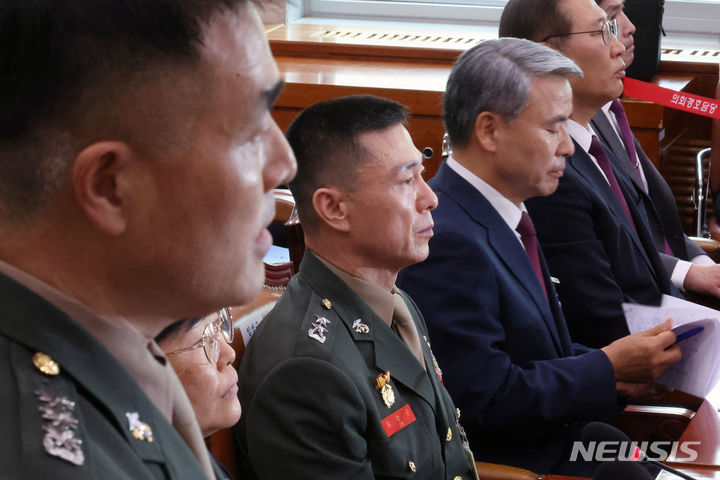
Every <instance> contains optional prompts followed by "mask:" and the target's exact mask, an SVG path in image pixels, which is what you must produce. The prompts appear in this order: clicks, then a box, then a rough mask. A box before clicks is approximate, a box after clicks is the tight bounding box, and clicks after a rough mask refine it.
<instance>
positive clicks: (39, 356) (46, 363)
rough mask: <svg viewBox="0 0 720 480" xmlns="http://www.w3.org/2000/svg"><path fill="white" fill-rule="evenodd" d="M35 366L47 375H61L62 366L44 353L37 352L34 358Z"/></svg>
mask: <svg viewBox="0 0 720 480" xmlns="http://www.w3.org/2000/svg"><path fill="white" fill-rule="evenodd" d="M32 362H33V365H35V368H37V369H38V370H40V371H41V372H42V373H44V374H45V375H57V374H58V373H60V365H58V364H57V362H56V361H55V360H53V359H52V358H50V355H47V354H45V353H42V352H37V353H36V354H35V355H33V357H32Z"/></svg>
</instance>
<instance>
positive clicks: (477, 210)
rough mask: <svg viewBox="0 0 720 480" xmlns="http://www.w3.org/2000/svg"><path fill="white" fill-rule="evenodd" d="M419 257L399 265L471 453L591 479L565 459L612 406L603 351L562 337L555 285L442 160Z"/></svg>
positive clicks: (611, 381)
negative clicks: (429, 229) (430, 229)
mask: <svg viewBox="0 0 720 480" xmlns="http://www.w3.org/2000/svg"><path fill="white" fill-rule="evenodd" d="M430 185H431V186H432V188H433V190H434V191H435V193H436V194H437V196H438V207H437V209H436V210H435V211H434V212H433V219H434V220H435V228H434V232H435V235H434V236H433V238H432V239H431V240H430V255H429V257H428V259H427V260H425V261H424V262H422V263H419V264H417V265H413V266H410V267H408V268H406V269H404V270H403V271H402V272H400V276H399V278H398V284H399V285H400V286H401V287H402V288H403V289H405V290H406V291H407V292H408V293H409V294H410V295H412V296H413V298H415V299H416V300H417V303H418V306H419V307H420V310H421V311H422V313H423V315H424V317H425V318H426V319H427V324H428V329H429V331H430V336H431V338H432V341H433V350H434V351H435V352H436V354H437V357H438V362H439V363H440V366H441V368H442V370H443V378H444V379H445V385H446V386H447V388H448V391H449V392H450V393H451V395H452V396H453V398H454V399H455V402H456V404H457V405H458V406H459V407H460V408H461V409H462V412H463V416H462V420H463V425H464V426H465V429H466V431H467V433H468V438H469V440H470V446H471V447H472V449H473V452H474V453H475V458H476V459H478V460H483V461H488V462H493V463H502V464H509V465H514V466H517V467H523V468H527V469H530V470H532V471H535V472H538V473H565V474H575V475H590V474H591V473H592V471H593V470H594V466H593V465H586V464H584V463H583V462H569V461H568V460H569V458H570V448H571V444H572V441H573V440H575V439H578V438H579V436H580V431H581V429H582V426H583V424H584V423H586V422H588V421H612V420H614V418H615V416H616V415H617V413H619V409H618V402H617V400H618V399H617V393H616V390H615V376H614V374H613V369H612V365H611V364H610V362H609V360H608V358H607V356H606V355H605V354H604V353H603V352H601V351H599V350H592V349H588V348H586V347H584V346H582V345H579V344H573V343H572V342H571V341H570V335H569V333H568V330H567V326H566V325H565V319H564V317H563V314H562V311H561V309H560V305H559V304H558V302H557V298H556V297H555V290H554V288H553V285H552V282H551V281H550V278H549V276H548V275H547V268H546V266H545V262H544V259H543V256H542V252H540V260H541V263H542V266H543V271H544V273H545V275H544V277H545V287H546V290H547V292H548V296H549V301H548V299H546V298H545V295H544V294H543V291H542V289H541V287H540V283H539V282H538V279H537V276H536V274H535V271H534V270H533V268H532V266H531V264H530V261H529V260H528V256H527V254H526V253H525V250H524V249H523V247H522V245H521V244H520V242H519V241H518V239H517V237H516V236H515V232H513V231H512V230H511V229H510V227H508V225H507V223H506V222H505V221H504V220H503V219H502V217H501V216H500V215H499V214H498V213H497V211H496V210H495V208H494V207H493V206H492V205H491V204H490V202H488V200H487V199H486V198H485V197H484V196H483V195H482V194H481V193H480V192H479V191H478V190H477V189H476V188H475V187H473V186H472V185H471V184H470V183H468V182H467V181H466V180H464V179H463V178H462V177H460V175H458V174H457V173H456V172H454V171H453V170H451V169H450V168H449V167H448V166H447V165H446V164H443V165H441V166H440V169H439V170H438V173H437V174H436V175H435V177H434V178H433V179H432V180H431V181H430Z"/></svg>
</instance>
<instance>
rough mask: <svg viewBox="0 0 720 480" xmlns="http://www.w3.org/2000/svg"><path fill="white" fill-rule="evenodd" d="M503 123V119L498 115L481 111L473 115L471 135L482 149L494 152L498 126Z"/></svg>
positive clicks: (498, 130) (498, 131)
mask: <svg viewBox="0 0 720 480" xmlns="http://www.w3.org/2000/svg"><path fill="white" fill-rule="evenodd" d="M504 124H505V122H504V120H503V119H502V118H501V117H500V116H499V115H497V114H495V113H491V112H481V113H480V114H479V115H478V116H477V117H475V125H474V128H473V135H474V136H475V139H476V140H477V142H478V143H479V144H480V146H482V148H483V149H484V150H486V151H488V152H493V153H494V152H495V151H496V150H497V141H498V134H499V133H500V128H501V127H502V126H503V125H504Z"/></svg>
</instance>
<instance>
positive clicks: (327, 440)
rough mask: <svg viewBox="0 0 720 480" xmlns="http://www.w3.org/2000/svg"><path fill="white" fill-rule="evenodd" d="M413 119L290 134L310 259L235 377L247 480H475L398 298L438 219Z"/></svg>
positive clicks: (327, 115)
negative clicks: (411, 130)
mask: <svg viewBox="0 0 720 480" xmlns="http://www.w3.org/2000/svg"><path fill="white" fill-rule="evenodd" d="M406 115H407V114H406V111H405V108H404V107H403V106H401V105H399V104H397V103H395V102H392V101H389V100H385V99H380V98H377V97H369V96H356V97H345V98H340V99H334V100H329V101H326V102H322V103H319V104H316V105H314V106H312V107H310V108H308V109H306V110H305V111H303V112H302V113H301V114H300V115H299V116H298V118H296V119H295V120H294V122H293V123H292V125H291V126H290V128H289V130H288V132H287V137H288V140H289V142H290V145H291V146H292V147H293V150H294V152H295V155H296V157H297V159H298V175H297V176H296V178H295V180H294V181H293V182H292V183H291V184H290V188H291V190H292V192H293V195H294V196H295V201H296V205H297V208H298V213H299V215H300V220H301V223H302V225H303V228H304V230H305V242H306V245H307V250H306V252H305V255H304V259H303V262H302V265H301V267H300V272H299V273H298V275H296V276H295V277H294V278H293V279H292V280H291V282H290V284H289V285H288V288H287V291H286V292H285V294H284V295H283V297H282V298H281V299H280V300H279V302H278V304H277V305H276V307H275V309H274V310H273V311H272V312H271V313H270V314H269V316H268V317H267V318H265V320H263V322H262V323H261V324H260V326H259V327H258V329H257V331H256V332H255V334H254V336H253V337H252V339H251V341H250V342H249V345H248V349H247V350H246V352H245V354H244V356H243V359H242V361H241V364H240V371H239V376H240V385H239V395H240V401H241V403H242V405H243V410H244V413H243V417H242V419H241V422H240V424H239V426H238V429H237V437H238V441H239V444H240V450H241V454H242V455H241V456H242V457H243V464H244V465H243V467H244V469H245V474H246V475H247V478H254V477H257V478H260V479H286V478H293V479H317V478H354V479H360V478H401V477H403V478H404V477H412V478H416V479H469V478H474V475H475V470H474V464H473V462H472V461H471V458H470V457H469V456H468V453H467V449H466V448H464V447H465V446H466V444H464V441H463V437H464V433H462V429H461V428H460V426H459V423H458V417H459V412H458V411H457V410H456V409H455V407H454V406H453V403H452V400H451V399H450V397H449V395H448V394H447V392H446V391H445V388H444V387H443V386H442V378H441V372H440V370H439V368H437V365H436V364H435V361H434V357H433V355H432V352H431V350H430V343H429V341H428V337H427V329H426V328H425V323H424V321H423V320H422V317H421V315H420V313H419V312H418V310H417V308H416V307H415V304H414V303H413V301H412V300H411V299H410V298H409V297H408V296H407V295H405V294H404V293H403V292H402V291H400V290H399V289H397V288H396V287H395V277H396V275H397V272H398V271H399V270H400V269H401V268H403V267H404V266H407V265H410V264H413V263H416V262H419V261H421V260H423V259H424V258H425V257H426V256H427V254H428V241H429V239H430V237H431V236H432V229H433V221H432V216H431V213H430V212H431V210H433V209H434V208H435V206H436V205H437V199H436V197H435V195H434V194H433V193H432V191H431V190H430V188H429V187H428V186H427V184H426V183H425V181H424V180H423V178H422V176H421V174H422V171H423V157H422V155H421V153H420V152H419V151H418V150H417V148H415V146H414V145H413V142H412V139H411V138H410V135H409V134H408V132H407V130H406V129H405V127H404V126H403V124H404V122H405V120H406Z"/></svg>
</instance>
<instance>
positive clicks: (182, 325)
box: [155, 317, 205, 344]
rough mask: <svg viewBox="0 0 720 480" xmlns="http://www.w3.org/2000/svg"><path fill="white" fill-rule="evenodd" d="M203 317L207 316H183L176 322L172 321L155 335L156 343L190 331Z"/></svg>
mask: <svg viewBox="0 0 720 480" xmlns="http://www.w3.org/2000/svg"><path fill="white" fill-rule="evenodd" d="M203 318H205V317H190V318H183V319H181V320H178V321H176V322H174V323H171V324H170V325H168V326H167V327H165V328H164V329H163V330H162V331H161V332H160V333H158V334H157V335H155V343H157V344H160V343H162V342H163V341H164V340H167V339H169V338H172V337H174V336H175V335H177V334H179V333H181V332H188V331H190V330H192V328H193V327H194V326H195V325H197V324H198V323H200V322H201V321H202V319H203Z"/></svg>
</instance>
